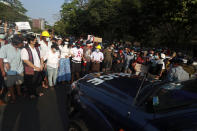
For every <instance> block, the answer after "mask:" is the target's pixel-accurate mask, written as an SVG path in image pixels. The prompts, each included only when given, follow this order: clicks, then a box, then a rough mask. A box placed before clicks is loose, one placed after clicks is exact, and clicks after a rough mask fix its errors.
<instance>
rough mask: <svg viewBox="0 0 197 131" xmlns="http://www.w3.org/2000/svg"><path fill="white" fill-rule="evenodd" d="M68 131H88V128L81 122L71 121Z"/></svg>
mask: <svg viewBox="0 0 197 131" xmlns="http://www.w3.org/2000/svg"><path fill="white" fill-rule="evenodd" d="M68 131H88V128H87V126H86V124H85V122H84V121H83V120H71V121H70V123H69V128H68Z"/></svg>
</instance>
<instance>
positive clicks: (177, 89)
mask: <svg viewBox="0 0 197 131" xmlns="http://www.w3.org/2000/svg"><path fill="white" fill-rule="evenodd" d="M196 85H197V81H196V80H190V81H187V82H182V83H167V84H164V85H162V86H161V87H160V90H159V91H158V92H157V93H155V94H153V95H152V96H151V97H152V100H153V106H154V109H155V110H156V111H169V110H173V109H181V107H183V108H184V107H188V106H191V105H194V104H196V103H197V87H196Z"/></svg>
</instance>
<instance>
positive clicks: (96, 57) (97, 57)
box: [91, 45, 104, 72]
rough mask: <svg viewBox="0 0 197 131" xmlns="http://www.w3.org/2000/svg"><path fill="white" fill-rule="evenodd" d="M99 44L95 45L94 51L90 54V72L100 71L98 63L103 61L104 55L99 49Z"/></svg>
mask: <svg viewBox="0 0 197 131" xmlns="http://www.w3.org/2000/svg"><path fill="white" fill-rule="evenodd" d="M100 50H101V46H100V45H98V46H97V47H96V51H94V52H93V53H92V55H91V60H92V72H100V63H101V62H102V61H103V59H104V56H103V53H102V52H101V51H100Z"/></svg>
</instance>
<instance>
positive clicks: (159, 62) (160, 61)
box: [156, 59, 165, 70]
mask: <svg viewBox="0 0 197 131" xmlns="http://www.w3.org/2000/svg"><path fill="white" fill-rule="evenodd" d="M156 64H162V70H165V63H164V61H163V59H159V60H157V61H156Z"/></svg>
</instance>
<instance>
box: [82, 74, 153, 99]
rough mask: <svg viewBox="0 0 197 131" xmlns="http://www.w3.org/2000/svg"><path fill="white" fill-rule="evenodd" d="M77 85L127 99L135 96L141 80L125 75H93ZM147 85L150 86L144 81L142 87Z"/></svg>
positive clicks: (87, 76)
mask: <svg viewBox="0 0 197 131" xmlns="http://www.w3.org/2000/svg"><path fill="white" fill-rule="evenodd" d="M78 83H79V84H80V85H83V86H86V88H94V89H96V90H97V91H102V92H105V93H108V94H111V95H116V96H119V97H121V98H125V99H128V97H131V98H133V97H135V96H136V93H137V91H138V89H139V87H140V84H141V83H142V78H139V77H135V76H132V75H130V74H125V73H111V74H105V73H95V74H89V75H86V76H85V77H84V78H82V79H80V80H79V81H78ZM147 84H150V82H148V81H145V82H144V85H147Z"/></svg>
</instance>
